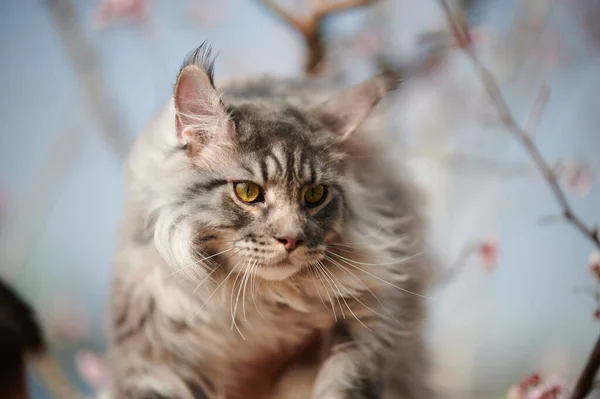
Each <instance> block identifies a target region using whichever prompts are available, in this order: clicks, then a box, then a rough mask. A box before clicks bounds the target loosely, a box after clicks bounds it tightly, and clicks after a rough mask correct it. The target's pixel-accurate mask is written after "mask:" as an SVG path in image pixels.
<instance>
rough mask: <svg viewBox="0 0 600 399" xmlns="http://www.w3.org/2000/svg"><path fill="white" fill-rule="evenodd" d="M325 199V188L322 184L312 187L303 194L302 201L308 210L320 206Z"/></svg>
mask: <svg viewBox="0 0 600 399" xmlns="http://www.w3.org/2000/svg"><path fill="white" fill-rule="evenodd" d="M326 197H327V188H326V187H325V186H324V185H322V184H318V185H316V186H312V187H311V188H309V189H308V190H306V193H304V200H305V201H306V206H307V207H309V208H315V207H317V206H319V205H321V204H322V203H323V201H325V198H326Z"/></svg>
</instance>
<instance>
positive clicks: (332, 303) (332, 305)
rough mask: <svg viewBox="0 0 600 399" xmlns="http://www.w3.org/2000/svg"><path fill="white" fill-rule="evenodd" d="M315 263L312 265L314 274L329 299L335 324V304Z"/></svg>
mask: <svg viewBox="0 0 600 399" xmlns="http://www.w3.org/2000/svg"><path fill="white" fill-rule="evenodd" d="M317 262H318V261H317ZM317 262H315V263H314V266H315V273H316V275H317V277H319V280H320V281H321V284H322V285H323V288H324V289H325V293H326V294H327V297H328V298H329V303H330V304H331V311H332V312H333V318H334V320H335V321H336V322H337V312H336V311H335V302H334V301H333V298H332V297H331V294H330V293H329V290H328V289H327V286H325V282H324V281H323V277H322V276H321V274H322V271H321V270H320V267H319V265H318V263H317Z"/></svg>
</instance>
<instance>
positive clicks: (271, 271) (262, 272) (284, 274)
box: [254, 263, 302, 281]
mask: <svg viewBox="0 0 600 399" xmlns="http://www.w3.org/2000/svg"><path fill="white" fill-rule="evenodd" d="M300 269H302V266H299V265H292V264H290V263H278V264H274V265H261V266H260V267H258V268H257V269H256V270H255V271H254V273H255V274H256V275H257V276H259V277H261V278H263V279H265V280H272V281H281V280H285V279H286V278H289V277H292V276H293V275H294V274H296V273H297V272H298V271H299V270H300Z"/></svg>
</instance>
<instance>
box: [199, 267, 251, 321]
mask: <svg viewBox="0 0 600 399" xmlns="http://www.w3.org/2000/svg"><path fill="white" fill-rule="evenodd" d="M239 264H240V262H238V263H236V264H235V266H234V267H232V268H231V271H230V272H229V274H227V276H226V277H225V278H224V279H223V281H221V283H220V284H219V285H217V288H215V289H214V290H213V292H212V293H211V294H210V295H209V296H208V298H206V300H205V301H204V303H203V304H202V306H200V308H199V309H198V310H197V311H196V312H195V313H194V314H193V315H192V317H191V318H190V322H191V321H192V320H193V319H194V318H195V317H196V316H197V315H198V313H200V312H201V311H202V309H204V306H206V304H207V303H208V301H209V300H210V298H212V296H213V295H214V294H215V293H216V292H217V291H218V290H219V288H221V287H222V286H223V284H225V282H226V281H227V280H228V279H229V277H230V276H231V275H232V274H233V272H234V271H235V269H237V267H238V265H239Z"/></svg>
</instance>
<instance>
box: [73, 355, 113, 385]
mask: <svg viewBox="0 0 600 399" xmlns="http://www.w3.org/2000/svg"><path fill="white" fill-rule="evenodd" d="M75 367H76V368H77V372H78V373H79V375H80V376H81V378H82V379H83V380H84V381H85V382H86V383H87V384H89V385H90V386H91V387H93V388H94V389H96V390H101V389H102V388H105V387H106V386H107V385H108V381H109V378H108V367H107V365H106V360H105V359H104V357H103V356H102V355H100V354H98V353H94V352H90V351H85V350H82V351H78V352H77V353H76V354H75Z"/></svg>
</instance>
